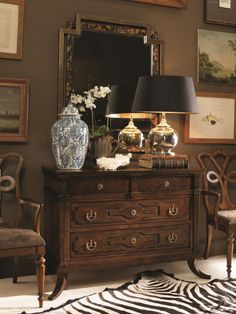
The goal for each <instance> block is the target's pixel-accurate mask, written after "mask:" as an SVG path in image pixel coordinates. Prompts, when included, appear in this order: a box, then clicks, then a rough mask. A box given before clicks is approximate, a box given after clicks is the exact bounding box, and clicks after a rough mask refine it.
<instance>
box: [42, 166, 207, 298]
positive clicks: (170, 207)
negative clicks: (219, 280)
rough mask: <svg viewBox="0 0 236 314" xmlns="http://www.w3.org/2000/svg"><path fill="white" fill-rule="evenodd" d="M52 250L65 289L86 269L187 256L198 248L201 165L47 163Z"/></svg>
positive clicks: (59, 286) (56, 291) (48, 233)
mask: <svg viewBox="0 0 236 314" xmlns="http://www.w3.org/2000/svg"><path fill="white" fill-rule="evenodd" d="M43 173H44V178H45V221H46V234H45V238H46V243H47V258H48V259H49V261H50V265H53V271H56V272H57V283H56V287H55V289H54V291H53V293H52V294H51V296H50V299H54V298H56V297H57V296H58V295H59V294H60V293H61V291H62V290H63V289H64V287H65V284H66V280H67V275H68V273H70V272H73V271H77V270H80V269H93V270H94V269H99V268H108V267H116V266H121V265H144V264H151V263H157V262H159V261H175V260H185V259H186V260H187V261H188V263H189V266H190V268H191V270H192V271H193V272H194V273H195V274H197V275H198V276H200V277H203V278H207V275H205V274H203V273H201V272H200V271H199V270H198V269H197V268H196V267H195V264H194V258H195V256H196V253H197V251H196V248H197V239H198V235H197V230H198V208H199V197H200V190H199V184H200V177H201V172H199V171H197V170H196V171H195V170H186V169H166V170H158V169H151V170H150V169H144V168H134V169H132V168H127V169H125V170H118V171H100V170H83V171H61V170H60V171H59V170H55V169H53V168H47V167H43Z"/></svg>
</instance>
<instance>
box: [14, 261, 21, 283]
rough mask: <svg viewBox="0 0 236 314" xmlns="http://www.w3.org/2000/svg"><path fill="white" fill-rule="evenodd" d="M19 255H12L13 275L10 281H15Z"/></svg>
mask: <svg viewBox="0 0 236 314" xmlns="http://www.w3.org/2000/svg"><path fill="white" fill-rule="evenodd" d="M19 259H20V258H19V256H14V261H13V276H12V282H13V283H17V277H18V270H19Z"/></svg>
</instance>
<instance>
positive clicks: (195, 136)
mask: <svg viewBox="0 0 236 314" xmlns="http://www.w3.org/2000/svg"><path fill="white" fill-rule="evenodd" d="M197 102H198V108H199V113H198V114H190V115H188V116H186V120H185V121H186V123H185V142H186V143H203V144H204V143H205V144H210V143H212V144H234V143H236V125H235V109H236V94H231V93H226V94H223V93H206V92H202V93H197Z"/></svg>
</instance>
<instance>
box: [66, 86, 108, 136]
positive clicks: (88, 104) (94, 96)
mask: <svg viewBox="0 0 236 314" xmlns="http://www.w3.org/2000/svg"><path fill="white" fill-rule="evenodd" d="M110 92H111V90H110V88H109V87H108V86H99V87H98V86H95V87H94V88H92V89H90V90H88V91H86V92H84V96H82V95H80V94H75V93H72V94H71V96H70V102H71V103H72V104H73V105H74V106H76V107H77V108H78V110H79V112H81V113H83V112H86V109H88V110H89V111H90V114H91V130H90V136H91V137H93V138H95V137H99V136H103V135H107V134H109V128H108V126H107V125H101V126H97V124H96V119H95V114H94V109H96V104H95V102H96V100H98V99H100V98H105V97H106V96H107V95H108V94H109V93H110Z"/></svg>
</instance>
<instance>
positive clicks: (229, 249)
mask: <svg viewBox="0 0 236 314" xmlns="http://www.w3.org/2000/svg"><path fill="white" fill-rule="evenodd" d="M233 252H234V235H233V234H231V233H229V234H228V236H227V241H226V260H227V274H228V278H229V279H230V278H231V267H232V258H233Z"/></svg>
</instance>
